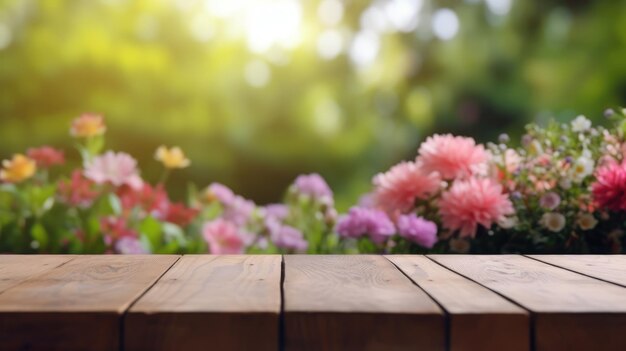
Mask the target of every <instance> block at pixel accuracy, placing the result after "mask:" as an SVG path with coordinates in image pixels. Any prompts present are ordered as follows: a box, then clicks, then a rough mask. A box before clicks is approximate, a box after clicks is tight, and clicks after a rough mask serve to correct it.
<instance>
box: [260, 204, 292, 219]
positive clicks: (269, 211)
mask: <svg viewBox="0 0 626 351" xmlns="http://www.w3.org/2000/svg"><path fill="white" fill-rule="evenodd" d="M264 210H265V216H266V217H273V218H276V219H278V220H281V221H282V220H284V219H285V218H287V216H289V207H288V206H287V205H283V204H269V205H266V206H265V207H264Z"/></svg>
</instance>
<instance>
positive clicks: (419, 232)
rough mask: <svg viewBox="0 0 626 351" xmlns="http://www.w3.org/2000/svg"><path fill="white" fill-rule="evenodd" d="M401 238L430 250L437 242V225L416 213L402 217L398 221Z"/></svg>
mask: <svg viewBox="0 0 626 351" xmlns="http://www.w3.org/2000/svg"><path fill="white" fill-rule="evenodd" d="M396 225H397V226H398V234H400V236H401V237H403V238H406V239H408V240H411V241H412V242H414V243H416V244H418V245H420V246H423V247H425V248H427V249H430V248H432V247H433V245H435V243H436V242H437V225H436V224H435V223H433V222H431V221H428V220H425V219H424V218H422V217H418V216H417V215H415V214H414V213H412V214H407V215H401V216H400V217H398V220H397V221H396Z"/></svg>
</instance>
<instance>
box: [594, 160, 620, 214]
mask: <svg viewBox="0 0 626 351" xmlns="http://www.w3.org/2000/svg"><path fill="white" fill-rule="evenodd" d="M591 191H592V193H593V199H594V202H595V203H596V204H597V205H598V207H600V208H606V209H609V210H611V211H626V161H624V162H622V164H616V163H614V164H609V165H608V166H605V167H601V168H599V169H598V170H597V171H596V182H595V183H593V184H592V185H591Z"/></svg>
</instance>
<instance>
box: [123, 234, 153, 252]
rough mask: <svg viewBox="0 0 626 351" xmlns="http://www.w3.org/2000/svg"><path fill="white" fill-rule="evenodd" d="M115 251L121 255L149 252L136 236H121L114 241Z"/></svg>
mask: <svg viewBox="0 0 626 351" xmlns="http://www.w3.org/2000/svg"><path fill="white" fill-rule="evenodd" d="M115 252H117V253H120V254H123V255H142V254H149V253H150V252H149V251H148V250H146V249H145V248H144V247H143V245H141V241H139V240H138V239H137V238H131V237H123V238H121V239H120V240H118V241H117V242H116V243H115Z"/></svg>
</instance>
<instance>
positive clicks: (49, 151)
mask: <svg viewBox="0 0 626 351" xmlns="http://www.w3.org/2000/svg"><path fill="white" fill-rule="evenodd" d="M28 157H30V158H32V159H33V160H35V162H37V167H40V168H50V167H52V166H55V165H62V164H64V163H65V155H64V154H63V151H61V150H57V149H54V148H51V147H50V146H42V147H38V148H33V149H28Z"/></svg>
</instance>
